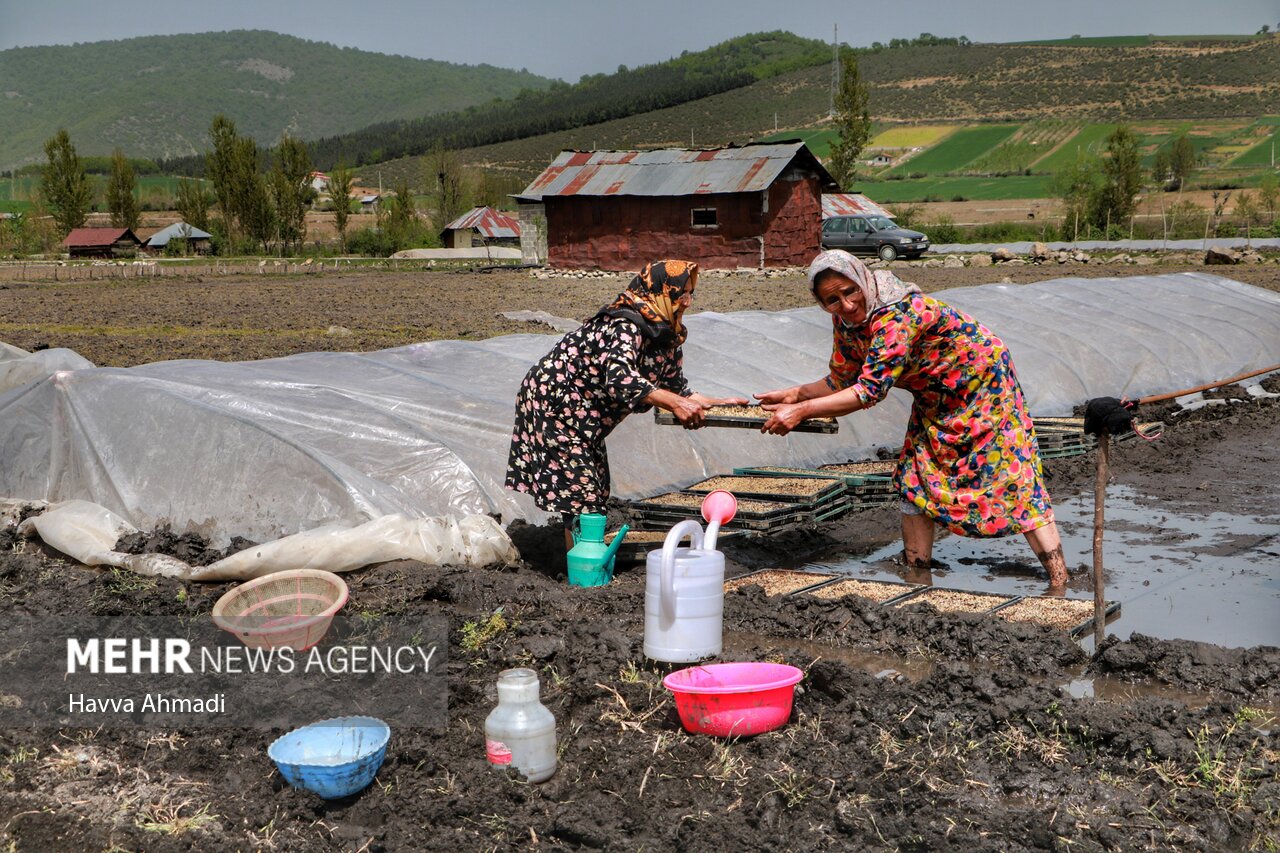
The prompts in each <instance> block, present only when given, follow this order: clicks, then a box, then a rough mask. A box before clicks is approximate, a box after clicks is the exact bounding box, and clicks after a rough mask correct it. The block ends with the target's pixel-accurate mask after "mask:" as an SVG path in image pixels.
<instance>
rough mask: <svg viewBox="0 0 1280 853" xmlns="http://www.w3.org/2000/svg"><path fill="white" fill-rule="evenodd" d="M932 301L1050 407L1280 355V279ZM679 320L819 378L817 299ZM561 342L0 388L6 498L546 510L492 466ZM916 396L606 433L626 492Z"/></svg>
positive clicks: (702, 374) (194, 366) (868, 436)
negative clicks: (992, 336) (779, 423)
mask: <svg viewBox="0 0 1280 853" xmlns="http://www.w3.org/2000/svg"><path fill="white" fill-rule="evenodd" d="M762 286H768V285H762ZM941 297H942V298H943V299H945V300H946V301H948V302H950V303H952V304H954V305H956V306H957V307H959V308H961V309H963V310H965V311H967V312H969V313H970V314H972V315H973V316H974V317H976V318H977V319H978V320H979V321H980V322H982V323H984V324H986V325H987V326H988V327H989V328H991V329H992V330H993V331H995V333H996V334H998V335H1000V336H1001V337H1002V338H1003V339H1004V340H1005V341H1006V343H1008V344H1009V346H1010V349H1011V351H1012V353H1013V356H1014V361H1015V363H1016V365H1017V368H1018V374H1019V377H1020V378H1021V380H1022V383H1023V386H1024V388H1025V390H1026V392H1027V395H1028V400H1029V405H1030V407H1031V410H1032V412H1033V413H1035V414H1039V415H1056V414H1065V413H1067V412H1069V411H1070V409H1071V407H1072V406H1074V405H1075V404H1077V403H1079V402H1082V401H1083V400H1085V399H1087V398H1089V397H1093V396H1100V395H1115V396H1119V395H1122V394H1127V395H1129V396H1140V395H1144V394H1154V393H1161V392H1167V391H1173V390H1177V389H1179V388H1185V387H1191V386H1194V385H1198V384H1201V383H1204V382H1210V381H1213V380H1215V379H1220V378H1224V377H1227V376H1231V375H1234V374H1237V373H1241V372H1244V371H1247V370H1251V369H1259V368H1262V367H1266V366H1269V365H1271V364H1275V363H1276V362H1280V295H1278V294H1276V293H1272V292H1269V291H1265V290H1262V289H1259V288H1255V287H1251V286H1249V285H1244V284H1240V283H1237V282H1234V281H1230V280H1228V279H1224V278H1220V277H1217V276H1212V275H1207V274H1201V273H1183V274H1177V275H1162V276H1136V277H1129V278H1096V279H1057V280H1054V281H1046V282H1040V283H1037V284H1030V285H984V286H980V287H969V288H957V289H952V290H947V291H945V292H944V293H942V294H941ZM688 326H689V330H690V336H689V341H688V343H687V344H686V351H685V369H686V373H687V375H688V376H689V379H690V383H691V386H692V387H693V388H694V389H695V390H698V391H701V392H703V393H708V394H713V395H729V394H734V395H739V394H741V395H749V394H751V393H753V392H759V391H764V390H768V389H772V388H779V387H784V386H788V385H792V384H795V383H798V382H807V381H811V380H813V379H817V378H820V377H822V376H823V375H825V374H826V371H827V360H828V357H829V355H830V347H831V321H830V319H829V317H828V316H827V315H826V314H825V313H824V312H823V311H822V310H820V309H819V308H817V307H810V308H802V309H795V310H791V311H783V312H759V311H748V312H737V313H730V314H718V313H709V312H708V313H702V314H697V315H693V316H690V317H689V318H688ZM554 341H555V337H554V336H550V335H511V336H506V337H501V338H493V339H490V340H486V341H476V342H470V341H468V342H463V341H432V342H428V343H422V344H414V345H411V346H407V347H400V348H397V349H390V350H383V351H380V352H371V353H307V354H303V355H295V356H290V357H287V358H279V359H271V360H266V361H258V362H243V363H224V362H211V361H171V362H161V363H157V364H148V365H143V366H140V367H135V368H128V369H121V368H94V369H86V370H77V371H64V372H60V373H56V374H54V375H53V376H51V377H48V378H46V379H44V380H41V381H36V382H32V383H30V384H28V385H25V386H23V387H21V388H17V389H13V390H11V391H9V392H7V393H4V394H0V460H3V464H0V495H4V496H9V497H15V498H29V499H46V500H51V501H59V500H68V499H73V498H82V499H86V500H91V501H93V502H95V503H98V504H101V505H103V506H105V507H107V508H109V509H111V510H112V511H113V512H115V513H117V514H119V515H120V516H122V517H123V518H125V519H127V520H128V521H129V522H131V523H132V524H133V525H134V526H136V527H139V528H142V529H149V528H151V527H153V526H155V525H156V524H157V523H159V522H163V521H167V522H170V523H171V524H172V525H173V526H174V528H175V529H176V530H186V529H192V530H195V531H197V532H200V533H202V534H204V535H206V536H210V537H212V538H213V539H214V540H215V541H218V542H222V541H225V539H226V537H228V536H230V535H234V534H239V535H243V536H247V537H249V538H252V539H256V540H259V541H263V540H266V539H274V538H277V537H279V536H281V535H285V534H289V533H294V532H297V531H300V530H306V529H310V528H313V527H317V526H320V525H322V524H326V523H330V522H334V521H342V522H345V523H348V524H358V523H362V522H364V521H366V520H368V519H371V518H376V517H378V516H382V515H389V514H403V515H405V516H409V517H415V518H416V517H430V516H444V515H468V514H474V513H500V514H501V515H502V516H503V517H504V519H506V520H510V519H514V518H522V517H523V518H527V519H530V520H533V521H542V520H544V516H543V515H542V514H541V513H539V512H538V511H537V510H536V509H535V508H534V507H533V504H532V502H531V501H530V500H529V499H528V498H527V497H526V496H524V495H516V494H514V493H511V492H507V491H505V490H504V489H503V487H502V483H503V480H504V476H505V470H506V461H507V452H508V447H509V440H510V431H511V424H512V419H513V407H514V400H515V394H516V389H517V388H518V386H519V384H520V381H521V379H522V378H523V377H524V374H525V372H526V371H527V370H528V368H529V366H530V365H531V364H532V363H533V362H535V361H536V360H537V359H539V358H541V357H542V355H544V354H545V353H546V352H547V350H548V349H550V347H551V346H552V344H553V343H554ZM909 404H910V396H909V395H907V394H906V393H905V392H899V391H894V392H892V393H891V394H890V397H889V399H887V400H886V401H885V402H884V403H882V404H881V405H879V406H877V407H875V408H874V409H872V410H870V411H867V412H860V413H856V414H854V415H850V416H847V417H845V418H842V419H841V427H840V432H839V433H838V434H836V435H813V434H795V435H791V436H787V437H786V438H777V437H774V436H763V435H760V434H759V433H756V432H753V431H751V430H743V429H705V430H700V431H697V432H689V431H685V430H682V429H679V428H675V427H669V426H659V425H656V424H655V423H654V422H653V419H652V417H651V416H648V415H642V416H636V417H631V418H628V419H627V420H626V421H625V422H624V423H623V424H622V425H621V426H620V427H619V428H618V429H617V430H616V431H615V433H614V435H613V436H612V437H611V438H610V439H609V457H610V461H611V468H612V473H613V484H614V493H615V494H616V495H618V496H620V497H624V498H631V497H639V496H643V495H648V494H653V493H655V492H658V491H661V490H664V489H667V488H671V487H676V486H682V485H685V484H688V483H691V482H694V481H695V480H697V479H700V478H702V477H704V476H707V475H710V474H714V473H721V472H725V471H729V470H730V469H732V468H733V467H735V466H740V465H809V464H816V463H823V462H831V461H840V460H845V459H849V458H854V457H857V456H860V455H862V454H863V453H865V452H866V451H867V450H868V449H869V448H871V447H874V446H882V445H889V446H896V445H898V444H899V443H900V441H901V439H902V434H903V430H904V425H905V423H906V417H907V412H908V409H909Z"/></svg>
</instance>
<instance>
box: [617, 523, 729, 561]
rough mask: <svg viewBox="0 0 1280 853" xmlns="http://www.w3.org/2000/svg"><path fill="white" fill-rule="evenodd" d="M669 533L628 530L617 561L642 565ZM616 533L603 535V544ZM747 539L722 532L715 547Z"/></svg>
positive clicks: (667, 529) (619, 548) (668, 530)
mask: <svg viewBox="0 0 1280 853" xmlns="http://www.w3.org/2000/svg"><path fill="white" fill-rule="evenodd" d="M670 531H671V528H670V527H668V528H666V529H663V530H629V531H627V538H626V539H624V540H623V541H622V544H621V545H619V546H618V557H617V559H618V561H619V562H621V563H624V564H628V563H643V562H644V561H645V558H646V557H647V556H648V554H649V552H650V551H657V550H660V549H661V548H662V543H663V542H665V541H666V538H667V534H668V533H669V532H670ZM617 532H618V531H616V530H610V531H609V532H608V533H606V534H605V535H604V541H605V544H606V545H607V544H609V543H611V542H613V537H614V536H615V535H616V534H617ZM746 537H747V533H746V532H745V531H741V530H722V531H721V532H720V535H719V536H718V537H717V538H716V546H717V547H719V546H720V545H722V544H724V543H726V542H735V541H741V540H742V539H745V538H746Z"/></svg>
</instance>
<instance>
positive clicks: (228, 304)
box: [0, 263, 1280, 367]
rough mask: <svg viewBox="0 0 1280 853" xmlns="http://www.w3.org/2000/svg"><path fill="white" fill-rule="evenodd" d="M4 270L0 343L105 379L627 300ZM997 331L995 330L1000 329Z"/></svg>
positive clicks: (1270, 270)
mask: <svg viewBox="0 0 1280 853" xmlns="http://www.w3.org/2000/svg"><path fill="white" fill-rule="evenodd" d="M897 270H898V272H899V273H900V274H901V275H902V276H903V277H904V278H906V279H908V280H911V281H915V282H917V283H918V284H919V285H920V286H921V287H922V288H923V289H925V290H927V291H936V290H941V289H944V288H947V287H959V286H963V285H973V284H987V283H991V282H998V281H1001V280H1002V279H1005V278H1007V279H1009V280H1010V281H1013V282H1015V283H1018V284H1025V283H1028V282H1033V281H1042V280H1045V279H1050V278H1061V277H1064V276H1081V277H1097V276H1124V275H1135V274H1138V273H1145V274H1151V273H1166V272H1206V271H1207V272H1214V271H1215V270H1218V271H1220V270H1222V268H1221V267H1205V266H1204V265H1202V264H1199V263H1196V264H1187V263H1181V264H1172V263H1170V264H1158V265H1154V266H1147V267H1141V268H1137V267H1117V266H1111V265H1095V264H1087V265H1080V264H1069V265H1064V266H1059V265H1058V264H1056V263H1055V264H1049V265H1045V266H1009V267H1005V266H1001V267H986V268H963V269H954V270H953V269H927V268H922V267H909V266H900V267H898V268H897ZM20 273H21V268H20V267H15V266H0V340H2V341H5V342H6V343H10V344H13V345H14V346H19V347H22V348H24V349H30V348H32V347H35V346H38V345H41V344H43V345H46V346H50V347H69V348H71V349H74V350H75V351H76V352H78V353H80V354H81V355H83V356H84V357H85V358H87V359H89V360H90V361H92V362H93V363H94V364H97V365H101V366H104V367H127V366H129V365H134V364H143V363H146V362H150V361H160V360H163V359H171V358H214V359H221V360H231V361H235V360H246V359H257V358H271V357H274V356H281V355H291V354H293V353H299V352H310V351H316V350H347V351H360V350H372V349H382V348H386V347H393V346H401V345H404V344H410V343H414V342H416V341H424V340H434V339H438V338H463V339H476V338H487V337H492V336H494V335H505V334H513V333H521V332H531V331H542V332H549V331H551V330H550V329H549V328H548V327H546V326H542V325H539V324H531V323H523V322H516V321H513V320H506V319H503V318H501V317H499V316H498V314H499V313H500V312H506V311H536V310H541V311H546V312H548V313H550V314H553V315H555V316H558V317H570V318H576V319H582V318H584V317H587V316H589V315H591V314H593V313H595V311H596V310H597V309H598V308H599V307H600V306H601V305H603V304H605V303H606V302H608V301H610V300H612V299H613V297H614V296H616V295H617V293H618V291H619V290H621V289H622V288H623V287H625V285H626V282H627V279H625V278H622V277H615V278H607V279H599V278H587V279H575V278H569V279H562V278H556V279H549V280H541V279H537V278H535V277H533V275H532V274H530V273H529V272H528V271H499V272H493V273H477V272H472V271H466V270H463V271H458V272H440V271H416V272H409V271H399V272H397V271H395V270H368V271H363V272H359V271H356V272H353V271H348V270H345V269H344V270H340V271H333V270H324V271H316V272H312V273H308V274H298V275H291V276H286V275H256V274H234V275H225V276H219V277H216V278H207V279H202V278H201V277H199V276H197V277H195V278H193V279H191V280H187V279H163V280H159V281H150V280H146V279H140V280H139V279H134V280H129V281H110V282H104V281H78V282H72V283H61V284H59V283H53V282H39V283H29V282H23V281H22V280H21V276H20ZM1230 275H1231V277H1232V278H1235V279H1236V280H1237V281H1243V282H1247V283H1249V284H1254V285H1257V286H1259V287H1266V288H1269V289H1272V290H1280V265H1276V264H1274V263H1271V264H1265V265H1259V266H1249V267H1245V266H1240V267H1232V268H1231V270H1230ZM810 304H812V297H811V296H810V295H809V290H808V285H807V283H806V282H805V281H804V279H803V276H795V277H791V278H770V279H763V278H760V277H757V276H752V275H747V276H736V275H735V276H731V277H727V278H726V277H718V276H714V275H706V276H704V277H703V278H702V280H701V281H700V282H699V285H698V292H697V294H696V296H695V297H694V303H693V307H692V309H691V310H692V311H693V312H695V313H696V312H697V311H745V310H765V311H776V310H781V309H784V308H794V307H799V306H805V305H810ZM996 331H999V330H996Z"/></svg>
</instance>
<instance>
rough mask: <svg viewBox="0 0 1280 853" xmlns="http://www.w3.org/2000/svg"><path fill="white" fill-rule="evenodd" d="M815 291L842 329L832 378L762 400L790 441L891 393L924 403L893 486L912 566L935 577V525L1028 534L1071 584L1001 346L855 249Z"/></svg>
mask: <svg viewBox="0 0 1280 853" xmlns="http://www.w3.org/2000/svg"><path fill="white" fill-rule="evenodd" d="M809 283H810V286H811V287H812V289H813V294H814V296H815V297H816V298H817V300H818V302H819V304H821V305H822V307H823V308H825V309H826V310H827V311H828V312H830V314H831V320H832V324H833V326H834V327H835V332H834V342H833V345H832V350H831V372H830V374H829V375H827V376H826V377H824V378H822V379H819V380H817V381H816V382H810V383H808V384H806V385H797V386H795V387H793V388H784V389H779V390H776V391H767V392H765V393H763V394H757V395H756V396H757V398H758V399H759V400H760V401H761V402H762V403H763V404H764V408H765V409H768V410H770V411H771V412H772V413H773V414H772V415H771V416H770V418H769V420H768V421H767V422H766V423H765V424H764V427H763V431H764V432H768V433H773V434H774V435H785V434H786V433H788V432H790V431H791V430H792V429H793V428H795V426H796V424H798V423H799V422H800V421H802V420H804V419H806V418H812V417H832V416H839V415H847V414H849V413H850V412H856V411H858V410H860V409H866V408H869V407H871V406H874V405H875V404H876V403H878V402H880V401H881V400H883V399H884V398H885V396H886V395H887V394H888V393H889V389H890V388H892V387H895V386H896V387H898V388H902V389H904V390H907V391H910V392H911V394H912V396H913V397H914V398H915V402H914V404H913V405H912V407H911V420H910V423H909V425H908V427H907V437H906V441H905V442H904V444H903V447H902V454H901V456H900V457H899V460H898V466H897V469H896V471H895V472H894V477H893V483H894V487H895V488H896V489H897V491H898V493H899V495H900V496H901V498H902V505H901V506H902V540H903V550H904V556H905V558H906V561H907V564H908V565H909V566H911V567H914V568H927V567H928V566H929V565H930V563H931V559H932V556H933V534H934V524H935V523H937V524H942V525H945V526H946V527H947V528H948V529H950V530H952V531H953V532H955V533H958V534H960V535H962V536H976V537H986V536H1007V535H1010V534H1013V533H1021V534H1023V535H1025V536H1026V537H1027V542H1028V543H1030V545H1031V549H1032V550H1033V551H1034V552H1035V554H1036V556H1037V557H1038V558H1039V559H1040V562H1041V564H1042V565H1043V566H1044V568H1045V571H1046V572H1047V573H1048V576H1049V584H1050V587H1051V588H1056V589H1058V590H1061V589H1062V588H1063V587H1065V586H1066V583H1067V566H1066V562H1065V561H1064V559H1063V556H1062V543H1061V540H1060V539H1059V536H1058V527H1057V525H1056V524H1055V523H1054V520H1053V508H1052V506H1051V505H1050V502H1049V492H1048V490H1047V489H1045V486H1044V480H1043V475H1042V470H1041V463H1040V450H1039V447H1038V446H1037V445H1036V438H1035V433H1034V432H1033V429H1032V423H1031V418H1030V416H1029V415H1028V414H1027V408H1026V403H1025V401H1024V400H1023V396H1022V388H1021V387H1020V386H1019V385H1018V377H1017V374H1016V373H1015V372H1014V369H1013V360H1012V359H1011V358H1010V357H1009V351H1008V349H1006V348H1005V345H1004V343H1003V342H1002V341H1001V340H1000V339H999V338H997V337H996V336H995V335H993V334H992V333H991V332H990V331H989V330H988V329H987V328H986V327H984V326H982V325H981V324H980V323H978V322H977V321H976V320H974V319H973V318H972V317H969V316H968V315H967V314H965V313H963V312H961V311H957V310H956V309H955V308H952V307H951V306H950V305H947V304H946V303H944V302H940V301H939V300H937V299H934V298H933V297H931V296H926V295H924V294H923V293H921V292H920V289H919V288H918V287H916V286H915V285H914V284H907V283H905V282H903V281H901V280H899V279H898V277H897V276H895V275H894V274H893V273H891V272H888V271H886V270H877V271H876V272H875V273H874V275H873V274H872V273H871V271H870V270H868V269H867V268H866V266H865V265H864V264H863V263H862V262H861V261H859V260H858V259H857V258H855V257H853V256H852V255H850V254H849V253H848V252H843V251H840V250H833V251H829V252H823V253H822V254H821V255H819V256H818V257H817V258H816V259H815V260H814V261H813V263H812V264H811V265H810V266H809Z"/></svg>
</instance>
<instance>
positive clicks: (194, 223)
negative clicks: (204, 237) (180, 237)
mask: <svg viewBox="0 0 1280 853" xmlns="http://www.w3.org/2000/svg"><path fill="white" fill-rule="evenodd" d="M210 202H211V199H210V198H209V192H208V191H207V190H206V189H205V188H204V184H203V183H201V182H200V181H199V180H198V179H196V178H179V179H178V197H177V199H176V200H175V201H174V204H175V206H176V207H177V209H178V215H179V216H181V217H182V221H183V222H185V223H187V224H188V225H190V226H191V227H192V228H199V229H200V230H201V231H208V230H209V204H210Z"/></svg>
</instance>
